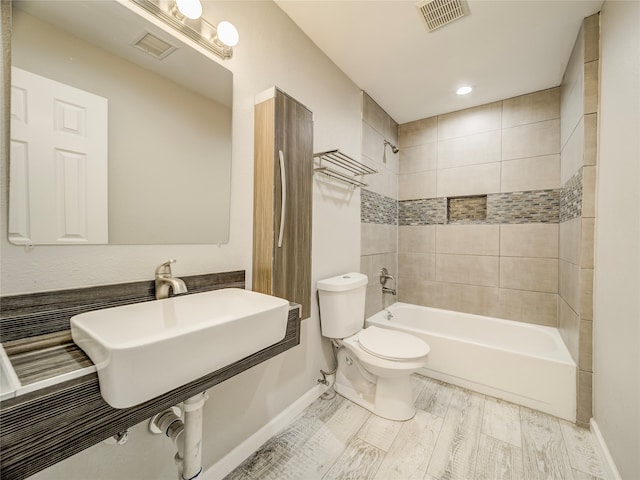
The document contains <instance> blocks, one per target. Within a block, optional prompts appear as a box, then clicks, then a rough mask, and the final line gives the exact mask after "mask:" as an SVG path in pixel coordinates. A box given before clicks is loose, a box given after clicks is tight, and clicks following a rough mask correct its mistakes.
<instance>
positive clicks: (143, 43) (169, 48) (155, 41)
mask: <svg viewBox="0 0 640 480" xmlns="http://www.w3.org/2000/svg"><path fill="white" fill-rule="evenodd" d="M132 45H133V46H134V47H136V48H139V49H140V50H142V51H143V52H145V53H148V54H149V55H151V56H152V57H154V58H157V59H158V60H162V59H163V58H165V57H166V56H167V55H169V54H170V53H171V52H173V51H174V50H175V49H176V47H174V46H173V45H171V44H170V43H167V42H165V41H164V40H162V39H161V38H158V37H156V36H155V35H153V34H151V33H149V32H145V33H143V34H142V35H141V36H140V37H139V38H138V39H137V40H136V41H135V42H133V44H132Z"/></svg>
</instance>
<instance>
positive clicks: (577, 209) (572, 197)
mask: <svg viewBox="0 0 640 480" xmlns="http://www.w3.org/2000/svg"><path fill="white" fill-rule="evenodd" d="M581 215H582V168H579V169H578V171H577V172H576V173H575V174H574V175H573V177H571V178H570V179H569V180H567V183H565V184H564V185H563V186H562V188H561V189H560V221H561V222H566V221H567V220H571V219H573V218H577V217H579V216H581Z"/></svg>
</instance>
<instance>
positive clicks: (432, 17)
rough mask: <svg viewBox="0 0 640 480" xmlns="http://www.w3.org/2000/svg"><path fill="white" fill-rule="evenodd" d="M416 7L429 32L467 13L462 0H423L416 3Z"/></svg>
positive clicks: (465, 4) (467, 9) (466, 7)
mask: <svg viewBox="0 0 640 480" xmlns="http://www.w3.org/2000/svg"><path fill="white" fill-rule="evenodd" d="M416 7H417V8H418V12H420V17H422V20H423V21H424V23H425V25H426V27H427V30H429V31H430V32H433V31H434V30H436V29H438V28H440V27H443V26H445V25H447V24H449V23H451V22H453V21H454V20H457V19H459V18H462V17H464V16H465V15H468V14H469V8H468V6H467V3H466V2H465V1H463V0H425V1H421V2H418V3H416Z"/></svg>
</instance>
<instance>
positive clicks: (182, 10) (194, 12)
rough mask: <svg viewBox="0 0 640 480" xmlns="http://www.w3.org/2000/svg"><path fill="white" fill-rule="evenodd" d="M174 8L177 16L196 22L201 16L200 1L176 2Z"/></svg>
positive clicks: (180, 0)
mask: <svg viewBox="0 0 640 480" xmlns="http://www.w3.org/2000/svg"><path fill="white" fill-rule="evenodd" d="M176 8H177V9H178V13H179V14H182V15H183V16H185V17H187V18H190V19H191V20H197V19H198V18H200V17H201V16H202V3H200V0H176Z"/></svg>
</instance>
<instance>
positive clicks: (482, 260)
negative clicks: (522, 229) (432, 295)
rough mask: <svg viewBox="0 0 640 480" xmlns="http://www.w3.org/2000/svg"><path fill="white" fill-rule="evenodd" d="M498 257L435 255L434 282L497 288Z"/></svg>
mask: <svg viewBox="0 0 640 480" xmlns="http://www.w3.org/2000/svg"><path fill="white" fill-rule="evenodd" d="M498 277H499V261H498V257H489V256H476V255H444V254H437V255H436V280H437V281H439V282H449V283H463V284H467V285H481V286H487V287H497V286H498V279H499V278H498Z"/></svg>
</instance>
